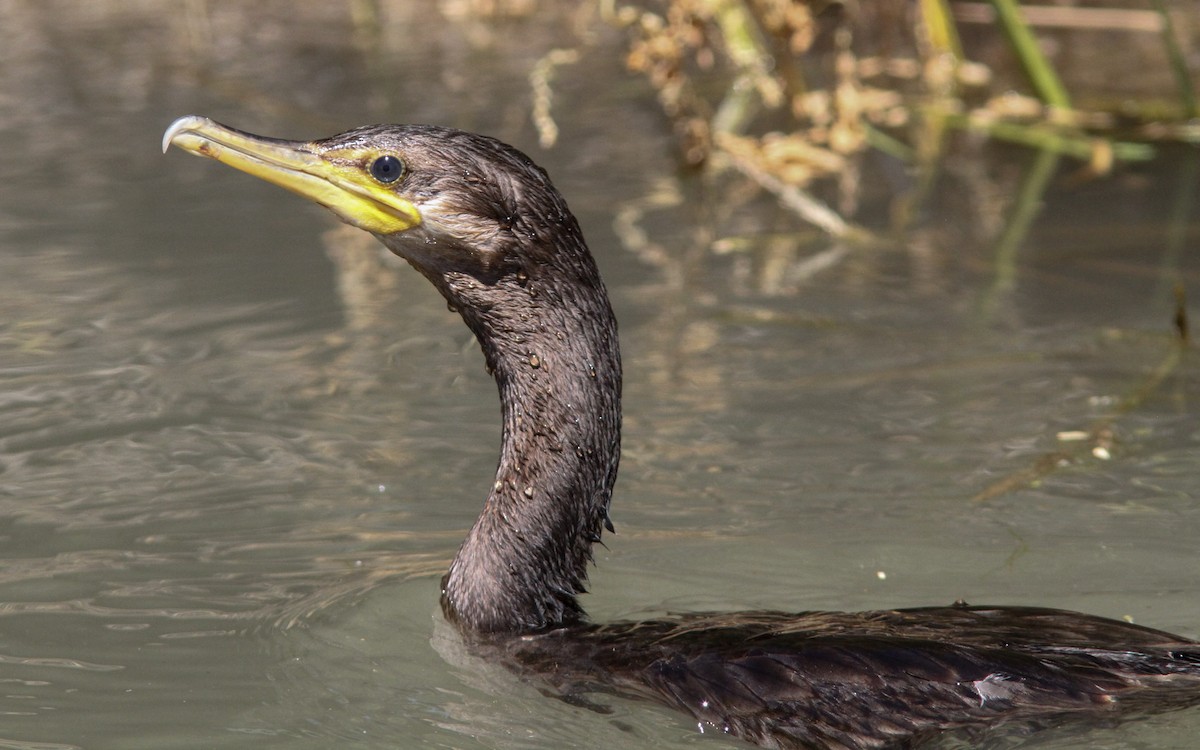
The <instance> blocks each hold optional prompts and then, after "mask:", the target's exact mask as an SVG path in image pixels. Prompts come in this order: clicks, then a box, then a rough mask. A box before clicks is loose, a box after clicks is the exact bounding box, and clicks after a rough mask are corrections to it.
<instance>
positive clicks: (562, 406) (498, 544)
mask: <svg viewBox="0 0 1200 750" xmlns="http://www.w3.org/2000/svg"><path fill="white" fill-rule="evenodd" d="M567 250H569V251H571V252H563V253H556V254H553V255H552V256H551V257H552V258H553V260H551V261H550V262H549V263H539V264H537V265H536V266H534V265H532V264H531V265H530V267H529V268H528V270H526V269H524V268H522V269H517V270H511V271H509V272H506V273H503V274H500V275H499V278H497V279H494V280H492V281H491V282H490V283H489V282H486V281H481V280H480V279H478V278H477V277H474V276H467V275H455V274H453V273H447V274H443V275H441V279H440V281H441V283H437V282H438V280H435V283H437V285H438V286H439V288H440V289H441V291H442V293H443V294H444V295H445V296H446V298H447V300H448V301H449V302H450V304H451V305H452V306H453V307H455V308H456V309H458V310H459V311H460V313H461V315H462V317H463V319H464V320H465V321H466V323H467V325H468V326H469V327H470V328H471V330H472V331H473V332H474V333H475V335H476V337H477V338H478V339H479V343H480V346H481V348H482V349H483V352H484V356H485V357H486V360H487V366H488V370H489V371H490V372H491V374H492V375H493V377H494V378H495V379H496V383H497V386H498V387H499V391H500V402H501V407H502V409H501V410H502V413H503V433H502V440H501V453H500V462H499V466H498V467H497V470H496V479H495V482H494V483H493V485H492V489H491V492H490V493H489V495H488V498H487V502H486V504H485V506H484V508H483V512H482V513H481V514H480V516H479V518H478V520H477V521H476V522H475V525H474V526H473V527H472V528H471V531H470V533H469V534H468V535H467V538H466V540H465V541H464V542H463V544H462V547H461V548H460V549H459V551H458V554H457V555H456V556H455V558H454V561H453V563H452V564H451V566H450V570H449V572H447V573H446V575H445V577H444V578H443V580H442V608H443V611H444V612H445V613H446V616H447V617H448V618H450V619H451V620H453V621H455V622H457V623H458V624H459V626H460V627H462V628H464V629H465V630H468V631H486V632H528V631H535V630H543V629H546V628H551V627H555V626H559V625H564V624H570V623H573V622H577V621H579V620H580V619H582V617H583V609H582V608H581V607H580V605H579V602H578V600H577V595H578V594H580V593H583V592H584V590H585V589H584V583H585V581H586V578H587V566H588V564H589V563H590V562H591V560H592V545H593V544H594V543H595V542H597V541H599V539H600V533H601V530H602V529H603V528H604V527H605V526H607V527H608V528H610V529H611V523H610V522H609V520H608V506H609V502H610V499H611V497H612V489H613V484H614V482H615V480H616V474H617V463H618V460H619V457H620V432H621V424H620V422H621V404H620V400H621V361H620V352H619V349H618V344H617V329H616V320H615V318H614V316H613V313H612V308H611V306H610V305H609V302H608V297H607V295H606V293H605V290H604V285H603V283H602V282H601V280H600V277H599V274H598V273H597V271H596V268H595V264H594V262H593V260H592V258H591V256H590V254H588V252H587V250H586V248H582V247H579V248H568V249H567Z"/></svg>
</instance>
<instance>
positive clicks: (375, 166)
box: [371, 154, 404, 185]
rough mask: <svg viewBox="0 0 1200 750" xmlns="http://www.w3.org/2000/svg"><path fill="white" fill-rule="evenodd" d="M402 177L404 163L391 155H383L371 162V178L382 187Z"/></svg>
mask: <svg viewBox="0 0 1200 750" xmlns="http://www.w3.org/2000/svg"><path fill="white" fill-rule="evenodd" d="M403 175H404V162H402V161H400V159H399V158H398V157H396V156H392V155H391V154H384V155H383V156H381V157H379V158H378V159H376V160H375V161H373V162H371V176H372V177H374V178H375V179H376V180H377V181H378V182H381V183H383V184H384V185H390V184H391V183H393V182H395V181H396V180H398V179H400V177H401V176H403Z"/></svg>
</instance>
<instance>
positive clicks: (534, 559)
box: [164, 117, 1200, 748]
mask: <svg viewBox="0 0 1200 750" xmlns="http://www.w3.org/2000/svg"><path fill="white" fill-rule="evenodd" d="M169 143H176V144H177V145H179V146H181V147H182V148H185V149H187V150H189V151H193V152H196V153H201V154H204V155H208V156H212V157H214V158H217V159H219V160H221V161H224V162H226V163H229V164H231V165H233V166H235V167H237V168H239V169H244V170H245V171H248V172H250V173H252V174H256V175H257V176H260V177H263V178H264V179H267V180H270V181H272V182H275V183H277V184H280V185H282V186H284V187H286V188H288V189H291V190H293V191H295V192H298V193H300V194H302V195H305V196H307V197H309V198H311V199H313V200H316V201H317V202H319V203H322V204H323V205H326V206H328V207H330V208H331V209H332V210H333V211H334V212H335V213H337V214H338V215H339V216H340V217H341V218H342V219H343V220H345V221H347V222H349V223H352V224H355V225H357V226H361V227H363V228H365V229H367V230H368V231H371V232H373V233H374V234H376V236H378V237H379V238H380V240H382V241H383V243H384V244H385V245H387V247H388V248H390V249H391V250H392V251H393V252H395V253H396V254H397V255H399V256H401V257H403V258H405V259H406V260H407V261H408V262H409V263H410V264H412V265H413V266H414V267H415V268H416V269H417V270H418V271H420V272H421V273H422V274H423V275H424V276H425V277H426V278H428V279H429V280H430V281H431V282H432V283H433V284H434V286H436V287H437V288H438V290H439V291H440V292H441V293H442V295H443V296H445V298H446V300H447V301H448V302H449V304H450V306H451V307H452V308H453V309H455V310H457V311H458V312H459V314H460V315H461V316H462V318H463V320H464V321H465V322H466V324H467V326H468V327H470V329H471V330H472V331H473V332H474V333H475V336H476V337H477V338H478V339H479V343H480V346H481V347H482V349H483V353H484V358H485V360H486V363H487V367H488V370H489V372H491V373H492V375H493V376H494V377H495V379H496V382H497V385H498V387H499V390H500V400H501V405H502V413H503V438H502V448H501V455H500V461H499V466H498V468H497V471H496V481H495V483H494V485H493V487H492V490H491V492H490V493H489V495H488V499H487V502H486V503H485V505H484V509H483V512H482V513H481V514H480V516H479V519H478V520H477V521H476V523H475V525H474V527H473V528H472V529H471V531H470V532H469V534H468V535H467V538H466V540H465V541H464V542H463V544H462V547H461V548H460V549H459V551H458V554H457V555H456V556H455V558H454V562H453V563H452V564H451V566H450V570H449V572H448V573H447V574H446V576H445V578H444V579H443V581H442V606H443V610H444V611H445V613H446V616H447V617H448V618H449V619H451V620H452V621H454V622H455V623H456V624H457V625H458V627H459V629H460V631H461V632H462V633H463V636H464V638H465V639H466V641H467V643H468V644H469V645H470V646H471V647H472V648H473V649H475V650H477V651H478V652H479V653H481V654H483V655H485V656H487V657H489V658H493V659H497V660H501V661H503V662H504V663H505V664H507V665H508V666H509V667H511V668H512V669H514V670H515V671H517V672H518V673H520V674H522V675H527V676H530V677H536V679H538V680H542V681H544V682H545V683H546V684H548V685H550V686H552V687H553V688H554V689H555V690H556V691H558V693H559V694H560V695H562V696H563V697H564V698H565V699H568V700H571V701H573V702H578V703H580V704H583V705H587V704H588V701H589V698H588V695H589V694H593V693H601V694H617V695H622V696H629V697H636V698H644V699H649V700H653V701H657V702H659V703H662V704H665V705H668V706H671V707H674V708H677V709H679V710H682V711H684V712H686V713H689V714H691V715H692V716H693V717H694V718H695V720H696V721H697V722H698V723H699V725H700V726H701V728H702V729H704V728H709V729H713V730H716V731H719V732H728V733H730V734H734V735H737V736H740V737H743V738H745V739H748V740H751V741H754V742H758V743H760V744H762V745H764V746H767V747H786V748H792V747H795V748H903V747H911V746H913V745H916V744H918V743H919V742H921V741H923V740H927V739H930V738H934V737H938V736H941V735H943V734H945V733H948V732H950V733H957V734H965V735H967V736H970V735H972V734H974V733H977V732H979V731H982V730H983V729H985V728H988V727H991V726H994V725H997V724H1005V723H1007V724H1012V725H1020V726H1022V727H1037V726H1041V725H1043V724H1046V723H1050V722H1054V721H1059V720H1061V719H1063V718H1065V717H1068V716H1074V717H1090V716H1097V717H1107V718H1111V717H1117V716H1122V715H1128V714H1129V713H1131V712H1134V711H1145V710H1164V709H1167V708H1172V707H1177V706H1182V705H1187V704H1191V703H1195V702H1198V701H1200V644H1197V643H1196V642H1193V641H1189V640H1186V639H1183V638H1180V637H1177V636H1173V635H1170V634H1168V633H1163V632H1160V631H1155V630H1150V629H1148V628H1142V627H1138V626H1135V625H1130V624H1127V623H1123V622H1117V621H1114V620H1107V619H1103V618H1098V617H1092V616H1089V615H1083V614H1078V613H1072V612H1064V611H1060V610H1047V609H1028V608H982V607H968V606H966V605H961V606H951V607H937V608H926V609H912V610H899V611H882V612H859V613H831V612H824V613H821V612H817V613H800V614H786V613H779V612H750V613H742V614H693V615H684V616H678V617H672V618H664V619H661V620H652V621H646V622H627V623H612V624H606V625H597V624H591V623H588V622H586V620H585V619H584V614H583V610H582V608H581V607H580V605H579V602H578V599H577V595H578V594H580V593H582V592H583V590H584V587H583V584H584V581H585V579H586V572H587V565H588V563H589V562H590V560H591V549H592V544H593V543H594V542H596V541H597V540H599V538H600V534H601V531H602V530H603V528H605V527H606V526H607V527H608V528H609V529H611V525H610V524H609V522H608V507H609V502H610V500H611V497H612V489H613V484H614V481H615V479H616V473H617V462H618V459H619V454H620V420H621V411H620V397H621V362H620V353H619V350H618V346H617V329H616V322H615V319H614V317H613V313H612V309H611V307H610V306H609V303H608V298H607V295H606V293H605V290H604V285H603V283H602V282H601V280H600V276H599V274H598V272H597V270H596V266H595V263H594V262H593V260H592V257H591V254H590V253H589V252H588V250H587V246H586V245H585V243H584V240H583V236H582V234H581V233H580V230H579V226H578V224H577V223H576V221H575V219H574V217H573V216H572V215H571V212H570V211H569V210H568V208H567V206H566V203H565V202H564V201H563V199H562V197H561V196H560V195H559V193H558V192H557V191H556V190H555V189H554V187H553V186H552V185H551V184H550V181H549V179H548V177H547V176H546V173H545V172H544V171H543V170H541V169H540V168H539V167H537V166H536V165H535V164H534V163H533V162H532V161H530V160H529V159H528V158H527V157H525V156H524V155H523V154H521V153H519V152H518V151H516V150H515V149H513V148H511V147H509V146H506V145H504V144H502V143H500V142H498V141H495V140H493V139H491V138H486V137H483V136H478V135H472V134H469V133H464V132H460V131H456V130H450V129H446V128H437V127H430V126H397V125H387V126H375V127H368V128H360V129H358V130H352V131H350V132H348V133H343V134H341V135H337V136H334V137H332V138H328V139H325V140H321V141H314V142H311V143H299V142H287V141H275V140H270V139H261V138H258V137H256V136H250V135H248V134H245V133H240V132H238V131H234V130H231V129H228V128H224V127H223V126H220V125H217V124H216V123H212V122H211V121H208V120H203V119H201V118H194V117H188V118H182V119H180V120H179V121H177V122H176V123H175V124H174V125H172V126H171V128H170V129H169V130H168V131H167V134H166V137H165V139H164V144H169Z"/></svg>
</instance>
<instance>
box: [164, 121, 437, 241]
mask: <svg viewBox="0 0 1200 750" xmlns="http://www.w3.org/2000/svg"><path fill="white" fill-rule="evenodd" d="M171 144H174V145H176V146H178V147H179V148H181V149H183V150H184V151H190V152H191V153H193V154H196V155H198V156H207V157H209V158H212V159H216V160H217V161H219V162H221V163H223V164H228V165H229V166H231V167H234V168H235V169H240V170H242V171H243V172H246V173H248V174H252V175H254V176H255V177H258V178H261V179H264V180H266V181H267V182H271V183H274V184H276V185H279V186H280V187H282V188H285V189H287V190H290V191H292V192H293V193H297V194H299V195H302V196H304V197H305V198H308V199H309V200H312V201H315V202H316V203H319V204H321V205H322V206H325V207H326V208H328V209H330V210H331V211H333V212H334V213H335V214H337V215H338V216H339V217H340V218H341V219H342V221H345V222H346V223H347V224H351V225H353V226H356V227H360V228H362V229H365V230H367V231H368V232H374V233H375V234H393V233H396V232H403V231H405V230H407V229H411V228H413V227H415V226H417V225H418V224H420V223H421V214H420V212H419V211H418V210H417V208H416V206H414V205H413V204H412V202H410V201H408V200H406V199H404V198H402V197H400V196H399V195H397V194H396V192H394V190H393V189H391V188H389V187H388V186H385V185H383V184H380V183H379V182H378V181H376V180H375V179H374V178H372V177H371V175H370V171H369V167H368V165H370V163H371V162H372V161H374V159H375V158H377V157H378V156H380V154H379V153H377V152H375V151H372V150H370V149H368V148H357V149H339V150H337V151H333V152H327V153H323V152H320V151H318V149H317V148H316V145H315V144H313V143H304V142H302V141H284V140H279V139H277V138H264V137H262V136H257V135H252V134H250V133H243V132H242V131H240V130H234V129H233V128H228V127H225V126H224V125H221V124H220V123H217V122H213V121H212V120H210V119H208V118H207V117H197V116H195V115H187V116H186V117H180V118H179V119H178V120H176V121H175V122H173V123H171V126H170V127H169V128H167V132H166V133H165V134H163V152H164V153H165V152H166V150H167V148H168V147H170V146H171ZM392 187H394V186H392Z"/></svg>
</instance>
